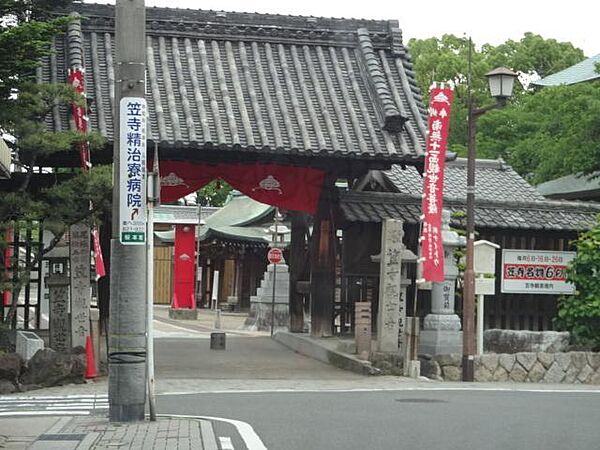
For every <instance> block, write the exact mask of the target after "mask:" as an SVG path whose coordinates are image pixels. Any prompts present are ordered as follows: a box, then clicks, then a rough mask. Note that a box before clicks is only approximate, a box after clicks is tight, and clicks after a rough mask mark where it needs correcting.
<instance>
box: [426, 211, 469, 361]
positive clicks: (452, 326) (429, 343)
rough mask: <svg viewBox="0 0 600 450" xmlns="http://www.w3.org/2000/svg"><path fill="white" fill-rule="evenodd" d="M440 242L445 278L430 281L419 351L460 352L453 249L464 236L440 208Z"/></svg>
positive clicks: (455, 268)
mask: <svg viewBox="0 0 600 450" xmlns="http://www.w3.org/2000/svg"><path fill="white" fill-rule="evenodd" d="M442 243H443V245H444V281H443V282H441V283H432V287H431V314H427V316H425V319H424V320H423V330H421V336H420V340H419V353H422V354H429V355H440V354H449V353H462V331H461V323H460V318H459V317H458V316H457V315H456V314H455V313H454V290H455V285H456V279H457V278H458V267H457V266H456V262H455V261H454V250H455V249H456V248H457V247H461V246H464V245H465V244H466V240H465V238H464V237H463V236H459V235H458V233H456V232H455V231H452V230H450V212H449V211H448V210H443V212H442Z"/></svg>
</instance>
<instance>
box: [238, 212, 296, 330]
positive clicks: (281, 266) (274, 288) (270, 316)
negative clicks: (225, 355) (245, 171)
mask: <svg viewBox="0 0 600 450" xmlns="http://www.w3.org/2000/svg"><path fill="white" fill-rule="evenodd" d="M282 220H283V217H282V215H281V214H280V213H279V210H278V209H277V210H276V211H275V216H274V218H273V221H274V223H273V225H272V226H271V227H269V232H270V234H271V243H270V246H271V251H269V255H271V253H272V252H274V251H276V253H277V255H278V257H277V259H271V256H269V260H270V261H271V262H272V263H271V264H269V265H268V266H267V271H266V272H265V275H264V277H263V279H262V281H261V283H260V287H259V288H258V289H257V291H256V295H253V296H252V297H250V314H249V315H248V318H247V319H246V321H245V322H244V329H246V330H251V331H268V330H271V323H272V324H273V328H272V331H277V330H288V329H289V323H290V308H289V302H290V298H289V296H290V274H289V269H288V265H287V264H286V263H285V260H284V259H283V254H282V250H283V248H284V247H286V245H287V244H286V235H289V233H290V229H289V228H288V227H287V226H285V225H283V224H282V223H281V222H282ZM279 260H280V262H278V261H279Z"/></svg>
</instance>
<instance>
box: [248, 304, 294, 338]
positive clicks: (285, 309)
mask: <svg viewBox="0 0 600 450" xmlns="http://www.w3.org/2000/svg"><path fill="white" fill-rule="evenodd" d="M271 308H272V305H271V303H262V302H252V303H251V304H250V314H249V315H248V317H247V318H246V321H245V322H244V327H243V328H244V330H249V331H270V330H271ZM289 322H290V308H289V306H288V304H287V303H275V323H274V327H273V330H274V331H287V330H288V327H289Z"/></svg>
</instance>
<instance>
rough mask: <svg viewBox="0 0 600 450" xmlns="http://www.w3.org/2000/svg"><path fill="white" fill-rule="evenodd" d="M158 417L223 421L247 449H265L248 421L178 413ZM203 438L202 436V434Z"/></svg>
mask: <svg viewBox="0 0 600 450" xmlns="http://www.w3.org/2000/svg"><path fill="white" fill-rule="evenodd" d="M158 417H174V418H179V419H196V420H211V421H215V422H225V423H228V424H230V425H233V426H234V427H235V428H236V430H237V432H238V433H239V435H240V436H241V438H242V440H243V441H244V444H245V445H246V448H247V449H248V450H267V447H265V444H263V442H262V440H261V439H260V437H258V434H256V432H255V431H254V428H252V426H251V425H250V424H249V423H246V422H242V421H241V420H234V419H225V418H223V417H211V416H187V415H178V414H159V415H158ZM202 438H204V436H202Z"/></svg>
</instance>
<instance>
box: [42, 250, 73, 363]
mask: <svg viewBox="0 0 600 450" xmlns="http://www.w3.org/2000/svg"><path fill="white" fill-rule="evenodd" d="M44 259H47V260H48V265H49V271H48V272H49V273H48V277H47V278H46V280H45V282H46V286H47V287H48V303H49V316H50V317H49V329H50V330H49V331H50V337H49V346H50V348H51V349H53V350H55V351H57V352H68V351H69V350H70V348H71V322H70V320H69V273H68V270H67V267H68V261H69V247H67V246H64V245H57V246H56V247H54V248H53V249H52V250H51V251H50V252H48V254H46V255H45V257H44Z"/></svg>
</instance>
